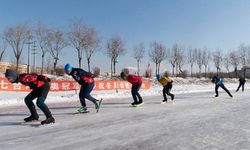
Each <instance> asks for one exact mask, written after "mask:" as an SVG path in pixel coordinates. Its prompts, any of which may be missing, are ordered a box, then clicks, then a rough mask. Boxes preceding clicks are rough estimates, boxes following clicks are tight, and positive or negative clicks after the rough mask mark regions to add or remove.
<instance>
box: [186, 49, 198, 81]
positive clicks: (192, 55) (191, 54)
mask: <svg viewBox="0 0 250 150" xmlns="http://www.w3.org/2000/svg"><path fill="white" fill-rule="evenodd" d="M187 61H188V63H189V64H190V73H191V77H192V76H193V65H194V63H195V62H196V57H195V50H194V49H192V48H191V47H190V48H188V57H187Z"/></svg>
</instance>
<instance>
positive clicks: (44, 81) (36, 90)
mask: <svg viewBox="0 0 250 150" xmlns="http://www.w3.org/2000/svg"><path fill="white" fill-rule="evenodd" d="M5 77H6V78H7V79H8V80H9V82H11V83H18V82H20V83H21V84H23V85H25V86H29V87H30V89H31V90H32V91H31V92H30V93H29V94H28V95H27V96H26V97H25V98H24V101H25V104H26V105H27V107H28V108H29V110H30V113H31V115H30V116H29V117H27V118H25V119H24V121H25V122H30V121H34V120H38V118H39V116H38V114H37V111H36V108H35V105H34V103H33V102H32V101H33V100H34V99H35V98H37V101H36V104H37V106H38V107H39V108H40V109H41V110H42V111H43V113H44V114H45V116H46V119H45V120H43V121H42V122H41V124H49V123H54V122H55V119H54V118H53V117H52V114H51V112H50V110H49V108H48V106H47V105H46V104H45V103H44V102H45V100H46V97H47V95H48V93H49V90H50V83H49V82H50V79H49V78H48V77H46V76H43V75H37V74H26V73H24V74H19V73H18V72H17V71H15V70H13V69H7V70H6V72H5Z"/></svg>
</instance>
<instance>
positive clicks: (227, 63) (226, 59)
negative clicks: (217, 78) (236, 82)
mask: <svg viewBox="0 0 250 150" xmlns="http://www.w3.org/2000/svg"><path fill="white" fill-rule="evenodd" d="M223 64H224V66H225V69H226V70H227V73H228V77H230V76H229V68H230V57H229V53H228V54H226V55H225V56H224V57H223Z"/></svg>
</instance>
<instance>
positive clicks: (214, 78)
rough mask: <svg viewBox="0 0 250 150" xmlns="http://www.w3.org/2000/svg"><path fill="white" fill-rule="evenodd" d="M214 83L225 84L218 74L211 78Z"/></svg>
mask: <svg viewBox="0 0 250 150" xmlns="http://www.w3.org/2000/svg"><path fill="white" fill-rule="evenodd" d="M211 81H212V82H213V83H214V84H216V85H223V84H224V81H223V79H221V78H219V77H217V76H214V77H213V78H212V80H211Z"/></svg>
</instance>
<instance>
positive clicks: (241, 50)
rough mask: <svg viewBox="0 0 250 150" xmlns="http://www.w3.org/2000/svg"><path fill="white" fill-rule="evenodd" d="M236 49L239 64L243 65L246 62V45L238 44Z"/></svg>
mask: <svg viewBox="0 0 250 150" xmlns="http://www.w3.org/2000/svg"><path fill="white" fill-rule="evenodd" d="M238 49H239V54H240V60H241V64H242V66H243V67H244V66H246V63H247V49H248V48H247V45H245V44H244V43H243V44H240V46H239V48H238Z"/></svg>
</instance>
